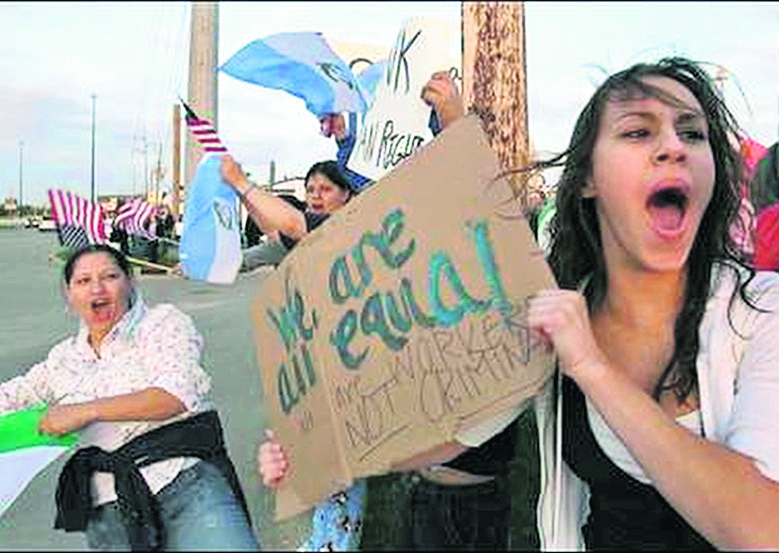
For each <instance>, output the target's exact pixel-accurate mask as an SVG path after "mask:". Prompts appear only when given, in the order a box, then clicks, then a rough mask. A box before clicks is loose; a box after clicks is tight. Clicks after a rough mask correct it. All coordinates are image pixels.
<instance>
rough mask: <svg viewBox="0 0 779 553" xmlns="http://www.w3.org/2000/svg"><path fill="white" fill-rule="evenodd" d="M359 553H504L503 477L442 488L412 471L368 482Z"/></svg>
mask: <svg viewBox="0 0 779 553" xmlns="http://www.w3.org/2000/svg"><path fill="white" fill-rule="evenodd" d="M367 481H368V491H367V495H366V500H367V501H366V506H365V515H364V527H363V531H362V542H361V543H360V549H362V550H371V551H373V550H381V551H399V550H403V551H409V550H416V551H423V550H436V551H441V550H449V551H452V550H455V551H456V550H461V551H468V550H470V551H474V550H487V551H499V550H506V549H507V547H508V523H509V512H510V496H509V488H508V486H507V485H506V484H505V479H504V478H503V477H496V479H495V480H492V481H490V482H485V483H483V484H473V485H469V486H444V485H440V484H436V483H434V482H430V481H429V480H426V479H424V478H423V477H422V476H420V475H419V474H417V473H415V472H403V473H390V474H385V475H381V476H371V477H369V478H368V479H367Z"/></svg>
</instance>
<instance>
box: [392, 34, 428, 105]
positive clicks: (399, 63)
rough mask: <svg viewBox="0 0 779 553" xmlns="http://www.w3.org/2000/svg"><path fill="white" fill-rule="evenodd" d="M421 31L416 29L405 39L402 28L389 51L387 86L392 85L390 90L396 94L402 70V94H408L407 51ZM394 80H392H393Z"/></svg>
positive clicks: (409, 83)
mask: <svg viewBox="0 0 779 553" xmlns="http://www.w3.org/2000/svg"><path fill="white" fill-rule="evenodd" d="M421 34H422V31H421V30H419V31H417V32H416V33H415V34H414V36H413V37H411V40H408V41H407V38H406V30H405V29H403V30H402V31H401V32H400V36H398V41H397V42H396V43H395V48H393V49H392V51H391V52H390V58H389V63H388V64H387V86H389V87H392V92H393V93H395V94H397V92H398V86H399V85H400V82H399V80H400V73H401V69H402V70H403V75H404V76H405V86H404V87H403V90H402V92H401V93H402V94H408V92H409V90H410V88H411V82H410V76H409V70H408V58H407V56H408V51H409V50H410V49H411V46H412V45H413V44H414V42H416V40H417V39H418V38H419V37H420V35H421ZM393 81H394V82H393Z"/></svg>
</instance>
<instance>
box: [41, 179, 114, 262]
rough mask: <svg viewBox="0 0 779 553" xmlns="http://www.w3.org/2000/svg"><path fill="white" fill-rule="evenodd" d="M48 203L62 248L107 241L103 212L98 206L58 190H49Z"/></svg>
mask: <svg viewBox="0 0 779 553" xmlns="http://www.w3.org/2000/svg"><path fill="white" fill-rule="evenodd" d="M49 202H50V203H51V215H52V218H53V219H54V222H55V223H56V224H57V230H58V232H59V237H60V242H61V243H62V245H63V246H67V247H70V248H79V247H82V246H86V245H88V244H103V243H105V242H106V241H107V236H106V231H105V221H104V220H103V210H102V209H101V208H100V206H99V205H96V204H93V203H92V202H90V201H88V200H86V199H84V198H81V197H80V196H76V195H75V194H71V193H70V192H68V191H67V190H58V189H50V190H49Z"/></svg>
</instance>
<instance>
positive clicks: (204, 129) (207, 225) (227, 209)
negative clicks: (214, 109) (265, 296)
mask: <svg viewBox="0 0 779 553" xmlns="http://www.w3.org/2000/svg"><path fill="white" fill-rule="evenodd" d="M182 104H183V106H184V109H185V110H186V116H185V121H186V123H187V127H188V128H189V129H190V131H191V132H192V134H193V135H194V136H195V138H196V139H197V140H198V142H200V144H201V146H202V147H203V149H204V150H205V154H204V155H203V158H202V159H201V160H200V163H198V166H197V169H196V170H195V176H194V179H193V181H192V182H191V183H190V185H189V189H188V190H187V201H186V204H185V207H184V218H183V221H182V229H181V242H180V243H179V259H180V260H181V269H182V271H183V273H184V276H186V277H187V278H191V279H193V280H204V281H206V282H213V283H216V284H231V283H232V282H233V281H234V280H235V277H236V276H237V275H238V270H239V269H240V268H241V260H242V258H243V253H242V252H241V223H240V219H239V216H238V206H237V204H238V195H237V194H236V193H235V191H234V190H233V189H232V188H231V187H230V186H229V185H228V184H226V183H225V182H224V181H223V180H222V175H221V173H220V171H219V168H220V165H221V163H222V162H221V155H222V154H225V153H227V148H225V147H224V146H223V145H222V143H221V141H220V140H219V138H218V136H217V134H216V130H215V129H214V127H213V125H212V124H211V123H210V122H209V121H207V120H205V119H201V118H199V117H198V116H197V115H196V114H195V112H194V111H192V109H191V108H190V107H189V106H187V105H186V104H184V103H183V102H182Z"/></svg>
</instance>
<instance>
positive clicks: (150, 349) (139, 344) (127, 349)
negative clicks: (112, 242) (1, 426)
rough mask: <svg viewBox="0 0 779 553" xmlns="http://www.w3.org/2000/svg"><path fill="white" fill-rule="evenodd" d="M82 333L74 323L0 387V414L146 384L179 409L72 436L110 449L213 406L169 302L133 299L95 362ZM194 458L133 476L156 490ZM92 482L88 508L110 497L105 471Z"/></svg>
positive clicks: (182, 318)
mask: <svg viewBox="0 0 779 553" xmlns="http://www.w3.org/2000/svg"><path fill="white" fill-rule="evenodd" d="M87 335H88V329H87V327H86V325H84V324H83V323H82V324H81V328H80V329H79V332H78V334H77V335H76V336H74V337H71V338H68V339H66V340H63V341H62V342H60V343H59V344H57V345H56V346H54V347H53V348H52V349H51V351H50V352H49V355H48V358H47V359H46V360H45V361H43V362H42V363H38V364H37V365H35V366H33V367H32V368H31V369H30V370H29V371H28V372H27V373H26V374H24V375H21V376H17V377H16V378H12V379H11V380H8V381H7V382H4V383H2V384H0V414H3V413H5V412H9V411H15V410H18V409H23V408H26V407H30V406H32V405H35V404H39V403H41V402H44V403H46V404H49V405H54V404H59V405H66V404H70V403H81V402H86V401H92V400H95V399H98V398H104V397H110V396H115V395H120V394H128V393H132V392H138V391H140V390H143V389H144V388H150V387H158V388H162V389H164V390H165V391H167V392H168V393H170V394H172V395H174V396H176V397H177V398H178V399H179V400H181V402H182V403H183V404H184V405H185V407H186V411H185V412H184V413H182V414H180V415H177V416H175V417H172V418H170V419H167V420H161V421H123V422H96V423H92V424H90V425H89V426H87V427H85V428H83V429H82V430H81V431H80V436H81V440H80V445H81V446H85V447H86V446H92V445H94V446H98V447H100V448H102V449H104V450H106V451H113V450H115V449H117V448H119V447H121V446H122V445H124V444H126V443H127V442H129V441H130V440H132V439H133V438H135V437H136V436H139V435H141V434H143V433H145V432H148V431H150V430H153V429H154V428H157V427H159V426H163V425H165V424H169V423H171V422H173V421H176V420H180V419H183V418H186V417H189V416H191V415H193V414H195V413H199V412H201V411H207V410H209V409H213V408H214V406H213V404H212V402H211V400H210V399H209V398H208V394H209V391H210V389H211V378H210V377H209V376H208V374H206V372H205V371H204V370H203V368H202V367H201V366H200V354H201V350H202V347H203V338H202V337H201V336H200V334H199V333H198V331H197V329H196V328H195V326H194V324H193V323H192V319H190V317H189V316H188V315H186V314H185V313H183V312H181V311H180V310H179V309H177V308H176V307H174V306H173V305H170V304H161V305H157V306H155V307H153V308H147V307H146V305H145V304H144V302H143V300H142V299H140V297H138V298H137V299H136V301H135V303H134V305H133V307H132V308H131V309H130V310H129V311H128V312H127V313H125V315H124V317H122V319H121V320H120V321H119V322H118V323H117V324H116V325H115V326H114V328H113V329H112V330H111V332H110V333H109V334H108V335H107V336H106V337H105V338H104V339H103V342H102V344H101V346H100V357H98V356H97V355H96V354H95V351H94V350H93V349H92V347H91V346H90V345H89V344H88V343H87ZM197 461H198V459H197V458H192V457H190V458H184V457H177V458H173V459H167V460H165V461H160V462H159V463H154V464H152V465H149V466H147V467H144V468H142V469H141V474H142V475H143V476H144V478H145V479H146V481H147V483H148V484H149V487H150V488H151V490H152V492H153V493H157V492H159V491H160V490H161V489H162V488H163V487H164V486H166V485H167V484H169V483H170V482H171V481H172V480H173V479H174V478H175V477H176V475H178V473H179V472H180V471H182V470H184V469H186V468H189V467H191V466H192V465H194V464H195V463H196V462H197ZM92 484H93V486H92V496H93V500H94V502H95V505H100V504H103V503H107V502H109V501H113V500H115V499H116V493H115V491H114V478H113V475H112V474H108V473H95V475H94V476H93V480H92Z"/></svg>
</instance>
